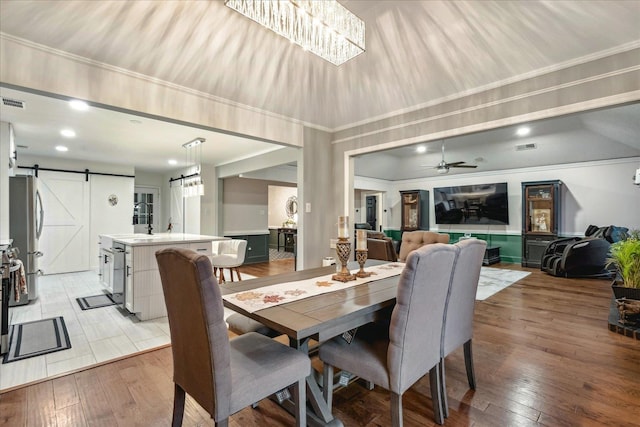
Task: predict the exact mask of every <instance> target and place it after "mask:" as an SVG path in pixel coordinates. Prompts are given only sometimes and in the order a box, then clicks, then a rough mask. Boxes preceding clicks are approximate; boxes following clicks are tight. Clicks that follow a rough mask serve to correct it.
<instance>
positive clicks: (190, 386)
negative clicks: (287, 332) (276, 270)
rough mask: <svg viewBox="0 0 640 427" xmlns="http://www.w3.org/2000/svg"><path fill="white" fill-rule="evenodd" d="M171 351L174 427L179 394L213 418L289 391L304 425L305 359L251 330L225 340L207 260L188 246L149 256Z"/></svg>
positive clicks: (179, 413) (180, 410)
mask: <svg viewBox="0 0 640 427" xmlns="http://www.w3.org/2000/svg"><path fill="white" fill-rule="evenodd" d="M156 259H157V261H158V267H159V270H160V278H161V281H162V290H163V292H164V298H165V303H166V306H167V314H168V316H169V331H170V333H171V350H172V352H173V382H174V384H175V391H174V401H173V423H172V425H173V426H180V425H181V424H182V418H183V414H184V404H185V392H186V393H189V395H190V396H191V397H192V398H193V399H195V401H196V402H198V404H200V406H202V408H204V409H205V410H206V411H207V412H208V413H209V414H210V415H211V417H212V418H213V420H214V421H215V425H216V426H220V427H223V426H224V427H226V426H228V422H229V416H230V415H232V414H234V413H236V412H238V411H240V410H241V409H243V408H245V407H247V406H249V405H252V404H253V403H255V402H258V401H259V400H261V399H264V398H265V397H268V396H269V395H271V394H273V393H276V392H278V391H280V390H282V389H284V388H286V387H289V386H292V385H294V387H293V393H292V394H293V396H294V400H295V407H296V425H297V426H305V425H306V391H305V387H306V377H307V376H308V375H309V373H310V372H311V363H310V360H309V358H308V356H307V355H305V354H303V353H302V352H299V351H297V350H294V349H292V348H289V347H287V346H285V345H283V344H280V343H278V342H277V341H274V340H272V339H270V338H267V337H265V336H263V335H260V334H256V333H248V334H245V335H242V336H239V337H237V338H234V339H232V340H229V336H228V334H227V326H226V324H225V322H224V316H223V315H224V309H223V306H222V296H221V295H220V288H219V286H218V285H217V284H216V280H215V277H214V276H213V271H212V267H211V262H210V261H209V258H207V257H206V256H205V255H198V254H197V253H196V252H194V251H191V250H189V249H180V248H169V249H163V250H160V251H158V252H156Z"/></svg>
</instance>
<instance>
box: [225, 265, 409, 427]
mask: <svg viewBox="0 0 640 427" xmlns="http://www.w3.org/2000/svg"><path fill="white" fill-rule="evenodd" d="M387 263H388V262H386V261H377V260H367V263H366V264H365V271H366V269H367V267H370V266H374V265H378V266H379V265H381V264H387ZM396 264H399V263H396ZM348 268H349V270H350V271H351V272H356V271H358V265H357V263H353V262H352V263H349V266H348ZM335 271H336V270H335V266H329V267H319V268H310V269H304V270H299V271H294V272H288V273H282V274H277V275H273V276H265V277H260V278H255V279H250V280H243V281H240V282H234V283H229V282H227V283H226V284H222V285H221V291H222V294H223V304H224V306H225V307H227V308H229V309H231V310H233V311H235V312H238V313H241V314H243V315H245V316H248V317H250V318H251V319H254V320H257V321H258V322H260V323H263V324H264V325H266V326H268V327H269V328H271V329H273V330H275V331H278V332H280V333H282V334H284V335H287V336H288V338H289V345H290V346H291V347H293V348H296V349H298V350H299V351H302V352H304V353H306V354H309V349H310V346H309V343H310V341H311V340H314V341H317V342H318V343H320V344H321V343H322V342H323V341H326V340H329V339H332V338H334V337H337V336H340V335H342V334H343V333H345V332H348V331H353V330H354V329H356V328H358V327H360V326H362V325H365V324H367V323H369V322H374V321H381V320H385V317H386V318H388V316H389V312H388V309H390V308H391V307H393V305H394V304H395V299H396V292H397V285H398V280H399V275H395V276H391V277H387V278H382V279H379V280H375V279H374V280H371V281H369V282H367V283H362V284H357V282H356V284H355V285H354V286H351V287H348V288H345V289H341V290H336V291H331V292H327V293H323V294H321V295H315V296H311V297H307V298H303V299H299V300H296V301H292V302H287V303H285V304H280V305H276V306H273V307H268V308H264V309H261V310H257V311H248V310H245V309H243V308H242V307H241V306H240V305H237V304H234V303H233V301H232V300H228V299H225V298H224V295H227V296H228V295H229V294H234V293H237V292H247V291H256V290H259V289H260V288H265V287H267V286H272V285H278V284H283V283H289V282H295V281H300V280H307V279H313V278H316V277H321V276H326V275H327V274H331V273H335ZM356 333H357V332H356ZM306 382H307V399H308V402H309V404H310V408H309V409H311V410H310V411H307V421H308V424H309V425H312V426H342V425H343V424H342V422H341V421H340V420H338V419H337V418H335V417H334V416H333V415H332V413H331V410H330V408H329V405H328V404H327V402H326V400H324V398H323V396H322V385H321V384H320V382H321V376H318V375H315V373H314V372H313V370H312V373H311V375H309V376H308V377H307V381H306ZM287 405H288V406H287ZM292 405H293V404H292V402H290V401H288V402H286V403H285V404H283V406H284V407H285V408H287V409H289V410H292V409H293V406H292Z"/></svg>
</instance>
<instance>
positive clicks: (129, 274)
mask: <svg viewBox="0 0 640 427" xmlns="http://www.w3.org/2000/svg"><path fill="white" fill-rule="evenodd" d="M129 276H131V266H129V265H127V277H129Z"/></svg>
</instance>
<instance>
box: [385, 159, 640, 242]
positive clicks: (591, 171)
mask: <svg viewBox="0 0 640 427" xmlns="http://www.w3.org/2000/svg"><path fill="white" fill-rule="evenodd" d="M638 167H640V158H638V157H634V158H631V159H618V160H606V161H600V162H585V163H572V164H567V165H558V166H553V167H551V166H550V167H536V168H525V169H513V170H506V171H496V172H483V173H470V174H463V175H450V176H444V177H436V178H430V179H414V180H407V181H396V182H394V183H393V185H394V186H395V191H392V192H390V193H389V194H388V196H389V199H390V206H391V210H392V215H391V222H390V226H389V227H390V228H395V229H399V228H400V194H399V191H400V190H413V189H422V190H428V191H429V192H430V193H431V194H429V211H430V212H429V218H430V229H431V230H439V231H456V232H462V231H471V232H479V233H506V234H521V232H522V197H521V196H522V191H521V186H520V185H521V183H522V182H526V181H542V180H555V179H559V180H561V181H562V182H563V188H562V198H561V203H562V206H561V209H562V211H561V217H562V218H561V222H560V234H561V235H584V231H585V230H586V228H587V226H588V225H589V224H594V225H598V226H605V225H611V224H613V225H618V226H623V227H628V228H630V229H640V186H637V185H633V181H632V176H633V175H634V173H635V170H636V169H637V168H638ZM494 182H506V183H507V192H508V194H509V225H444V224H440V225H438V224H435V212H434V207H433V188H434V187H446V186H456V185H471V184H483V183H494Z"/></svg>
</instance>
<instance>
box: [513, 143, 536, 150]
mask: <svg viewBox="0 0 640 427" xmlns="http://www.w3.org/2000/svg"><path fill="white" fill-rule="evenodd" d="M536 148H537V147H536V144H520V145H516V151H525V150H535V149H536Z"/></svg>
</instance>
